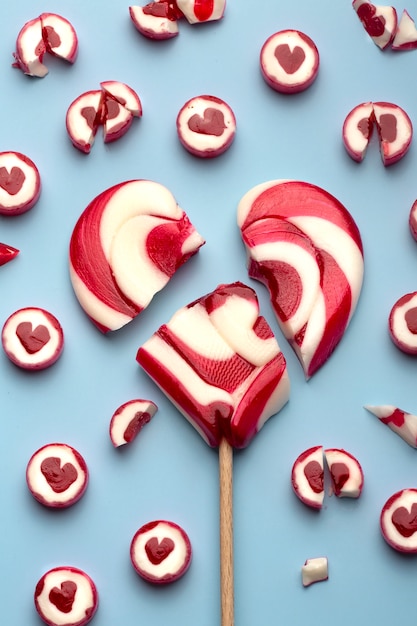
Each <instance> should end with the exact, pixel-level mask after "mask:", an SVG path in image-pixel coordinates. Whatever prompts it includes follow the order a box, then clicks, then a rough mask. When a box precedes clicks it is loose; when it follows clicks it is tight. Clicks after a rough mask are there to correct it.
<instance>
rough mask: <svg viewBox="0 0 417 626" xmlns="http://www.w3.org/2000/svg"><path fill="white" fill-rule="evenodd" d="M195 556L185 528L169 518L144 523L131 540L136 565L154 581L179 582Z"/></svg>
mask: <svg viewBox="0 0 417 626" xmlns="http://www.w3.org/2000/svg"><path fill="white" fill-rule="evenodd" d="M191 557H192V548H191V542H190V539H189V537H188V535H187V533H186V532H185V530H184V529H183V528H181V526H179V525H178V524H175V523H174V522H169V521H166V520H156V521H154V522H148V523H147V524H144V525H143V526H141V528H139V530H137V531H136V533H135V535H134V537H133V539H132V542H131V544H130V559H131V561H132V565H133V567H134V568H135V570H136V572H137V573H138V574H139V576H141V577H142V578H144V579H145V580H146V581H148V582H150V583H155V584H167V583H172V582H175V581H176V580H178V578H181V576H183V575H184V574H185V572H186V571H187V570H188V568H189V567H190V564H191Z"/></svg>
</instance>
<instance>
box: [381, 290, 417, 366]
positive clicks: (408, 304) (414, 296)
mask: <svg viewBox="0 0 417 626" xmlns="http://www.w3.org/2000/svg"><path fill="white" fill-rule="evenodd" d="M388 330H389V335H390V337H391V339H392V341H393V342H394V344H395V345H396V346H397V348H399V349H400V350H402V351H403V352H406V353H407V354H412V355H416V354H417V291H413V292H411V293H407V294H405V295H404V296H401V298H399V299H398V300H397V301H396V302H395V304H394V306H393V307H392V309H391V311H390V314H389V318H388Z"/></svg>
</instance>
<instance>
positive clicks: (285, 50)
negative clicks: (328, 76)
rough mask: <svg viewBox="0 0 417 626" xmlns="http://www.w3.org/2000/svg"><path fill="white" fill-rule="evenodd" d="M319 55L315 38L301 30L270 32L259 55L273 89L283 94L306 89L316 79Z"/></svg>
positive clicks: (264, 74)
mask: <svg viewBox="0 0 417 626" xmlns="http://www.w3.org/2000/svg"><path fill="white" fill-rule="evenodd" d="M319 64H320V57H319V52H318V50H317V46H316V44H315V43H314V41H313V40H312V39H311V38H310V37H309V36H308V35H306V34H304V33H302V32H300V31H298V30H282V31H279V32H277V33H275V34H273V35H271V36H270V37H269V38H268V39H267V40H266V41H265V43H264V44H263V46H262V49H261V54H260V65H261V73H262V76H263V78H264V79H265V81H266V82H267V83H268V85H269V86H270V87H272V89H275V90H276V91H280V92H282V93H298V92H300V91H304V89H307V87H310V85H311V84H312V83H313V82H314V81H315V79H316V78H317V74H318V71H319Z"/></svg>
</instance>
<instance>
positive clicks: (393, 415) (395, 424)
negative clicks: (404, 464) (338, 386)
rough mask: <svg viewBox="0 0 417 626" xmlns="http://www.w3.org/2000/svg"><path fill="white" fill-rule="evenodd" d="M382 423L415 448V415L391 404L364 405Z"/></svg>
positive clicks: (416, 433)
mask: <svg viewBox="0 0 417 626" xmlns="http://www.w3.org/2000/svg"><path fill="white" fill-rule="evenodd" d="M365 409H366V410H367V411H369V412H370V413H372V414H373V415H375V416H376V417H377V418H378V419H379V420H380V421H381V422H382V423H383V424H385V425H386V426H388V427H389V428H390V429H391V430H392V431H394V433H396V434H397V435H399V436H400V437H401V438H402V439H404V441H405V442H406V443H408V444H409V445H410V446H412V447H413V448H417V415H412V414H411V413H408V412H407V411H403V410H402V409H399V408H398V407H396V406H393V405H392V404H382V405H379V406H372V405H369V404H367V405H365Z"/></svg>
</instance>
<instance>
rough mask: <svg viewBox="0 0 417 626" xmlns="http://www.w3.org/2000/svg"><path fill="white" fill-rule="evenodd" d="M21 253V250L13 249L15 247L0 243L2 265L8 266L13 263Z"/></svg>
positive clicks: (0, 263)
mask: <svg viewBox="0 0 417 626" xmlns="http://www.w3.org/2000/svg"><path fill="white" fill-rule="evenodd" d="M19 252H20V250H18V249H17V248H13V246H8V245H7V244H5V243H0V265H6V263H8V262H9V261H12V260H13V259H14V258H15V257H16V256H17V255H18V254H19Z"/></svg>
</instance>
